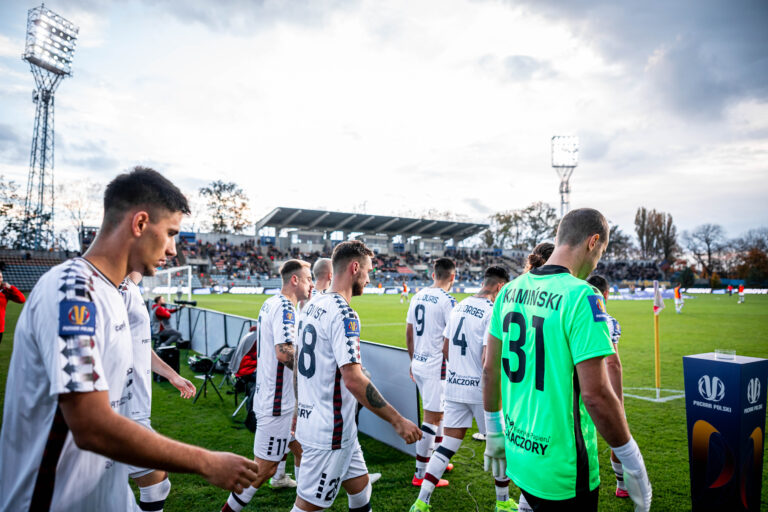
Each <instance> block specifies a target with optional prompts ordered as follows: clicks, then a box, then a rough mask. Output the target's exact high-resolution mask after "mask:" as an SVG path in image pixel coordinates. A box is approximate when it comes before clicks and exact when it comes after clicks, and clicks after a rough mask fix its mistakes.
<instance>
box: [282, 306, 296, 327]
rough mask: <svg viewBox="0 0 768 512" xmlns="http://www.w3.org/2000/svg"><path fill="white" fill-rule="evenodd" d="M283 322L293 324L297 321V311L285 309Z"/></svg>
mask: <svg viewBox="0 0 768 512" xmlns="http://www.w3.org/2000/svg"><path fill="white" fill-rule="evenodd" d="M283 323H284V324H286V325H293V324H295V323H296V313H294V312H293V311H291V310H290V309H284V310H283Z"/></svg>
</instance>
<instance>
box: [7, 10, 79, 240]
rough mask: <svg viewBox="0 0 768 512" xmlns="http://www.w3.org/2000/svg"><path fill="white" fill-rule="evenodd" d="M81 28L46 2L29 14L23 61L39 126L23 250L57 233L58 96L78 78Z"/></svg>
mask: <svg viewBox="0 0 768 512" xmlns="http://www.w3.org/2000/svg"><path fill="white" fill-rule="evenodd" d="M79 31H80V29H79V28H78V27H77V26H75V25H74V24H73V23H71V22H69V21H67V20H66V19H64V18H62V17H61V16H59V15H58V14H56V13H55V12H53V11H51V10H50V9H48V8H46V7H45V4H41V5H40V6H39V7H34V8H32V9H30V10H29V11H28V12H27V39H26V44H25V46H24V55H22V59H24V60H26V61H27V62H29V67H30V69H31V70H32V75H33V76H34V77H35V86H36V89H35V90H34V91H33V93H32V101H33V102H34V103H35V105H36V107H35V128H34V133H33V135H32V150H31V151H30V156H29V178H28V180H27V196H26V198H25V200H24V229H23V232H22V239H21V244H20V245H21V246H22V247H24V248H27V249H40V248H41V247H52V246H53V244H54V235H53V208H54V203H53V191H54V188H53V151H54V133H53V94H54V93H55V92H56V88H57V87H58V86H59V83H60V82H61V80H62V79H63V78H66V77H68V76H71V75H72V55H73V54H74V52H75V45H76V43H77V35H78V33H79Z"/></svg>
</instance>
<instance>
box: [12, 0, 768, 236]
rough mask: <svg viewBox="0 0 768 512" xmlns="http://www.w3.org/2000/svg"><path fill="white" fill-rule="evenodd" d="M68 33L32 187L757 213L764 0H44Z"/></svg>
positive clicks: (16, 83)
mask: <svg viewBox="0 0 768 512" xmlns="http://www.w3.org/2000/svg"><path fill="white" fill-rule="evenodd" d="M46 5H47V6H48V7H49V8H51V9H53V10H55V11H57V12H58V13H59V14H61V15H63V16H64V17H66V18H68V19H69V20H71V21H73V22H74V23H76V24H78V25H79V26H80V40H79V45H78V48H77V51H76V54H75V60H74V76H73V77H72V78H68V79H66V80H65V81H64V82H63V83H62V85H61V86H60V87H59V90H58V92H57V95H56V144H57V145H56V180H57V182H58V183H62V182H66V181H71V182H78V181H79V180H83V179H86V180H94V181H100V182H104V183H106V182H107V181H109V179H111V178H112V177H113V176H114V175H115V174H116V173H117V172H118V171H120V170H123V169H126V168H128V167H130V166H133V165H136V164H145V165H151V166H154V167H155V168H157V169H158V170H161V171H162V172H164V173H165V174H166V175H167V176H169V177H170V178H172V179H173V180H174V181H176V182H177V183H178V184H179V185H180V186H181V187H182V188H183V189H184V190H187V191H194V190H196V189H197V188H199V187H200V186H202V185H204V184H206V183H207V182H209V181H210V180H212V179H223V180H226V181H235V182H237V183H239V184H240V185H241V186H242V187H243V188H244V189H245V190H246V191H247V192H248V194H249V197H251V199H252V209H253V212H254V218H260V217H261V216H263V215H265V214H266V213H267V212H268V211H269V210H270V209H272V208H273V207H275V206H291V207H305V208H327V209H335V210H342V211H352V210H359V209H360V208H361V205H364V208H365V210H366V211H367V212H368V213H379V214H392V213H397V212H402V211H406V210H414V211H422V210H426V209H429V208H437V209H439V210H452V211H454V212H456V213H458V214H462V215H466V216H468V217H469V218H470V219H472V220H477V221H485V220H487V217H488V215H489V214H491V213H493V212H495V211H499V210H504V209H510V208H519V207H523V206H525V205H527V204H529V203H531V202H533V201H538V200H541V201H546V202H549V203H550V204H552V205H555V206H557V205H558V204H559V194H558V178H557V175H556V173H555V171H554V170H553V169H552V167H551V161H550V139H551V137H552V136H553V135H558V134H574V135H578V136H579V138H580V141H581V151H580V161H579V166H578V168H577V169H576V171H575V173H574V176H573V178H572V180H571V183H572V189H573V193H572V198H571V205H572V207H580V206H592V207H596V208H598V209H600V210H602V211H603V212H604V213H605V214H606V215H607V216H608V217H609V219H610V220H612V221H614V222H616V223H618V224H620V225H621V226H622V228H623V229H624V230H625V231H627V232H632V230H633V227H632V220H633V218H634V213H635V210H636V209H637V207H638V206H646V207H648V208H656V209H661V210H663V211H667V212H670V213H672V215H673V216H674V218H675V220H676V223H677V225H678V228H679V229H680V230H681V231H682V230H684V229H691V228H693V227H695V226H696V225H698V224H701V223H703V222H714V223H720V224H722V225H723V226H724V227H725V228H726V231H727V234H728V235H730V236H737V235H739V234H741V233H742V232H743V231H745V230H747V229H749V228H753V227H758V226H765V225H768V30H766V28H765V27H766V26H768V3H766V2H765V1H764V0H743V1H739V2H736V3H734V2H725V1H711V0H680V1H675V2H669V1H666V0H649V1H646V2H631V3H629V2H615V1H609V0H571V1H568V2H562V1H561V2H556V1H553V0H529V1H514V2H512V1H509V2H501V1H482V0H474V1H465V0H439V1H437V0H435V1H426V0H417V1H413V0H393V1H388V2H380V1H368V0H360V1H333V0H304V1H285V2H279V1H272V0H261V1H255V0H221V1H216V2H212V1H209V0H185V1H183V2H181V1H176V2H172V1H170V0H146V1H144V2H142V1H119V2H118V1H115V2H108V1H102V0H66V1H64V0H56V1H51V2H49V3H47V4H46ZM32 6H34V4H33V3H31V2H30V3H27V2H21V1H18V0H4V1H3V2H1V3H0V174H4V175H5V176H6V177H9V178H12V179H14V180H16V181H17V182H18V183H20V184H22V185H24V184H26V174H27V166H28V159H29V147H30V142H31V136H32V122H33V117H34V105H33V103H32V101H31V90H32V86H33V80H32V76H31V74H30V72H29V68H28V65H27V64H26V63H25V62H23V61H22V60H21V58H20V56H21V53H22V51H23V46H24V37H25V23H26V10H27V9H28V8H30V7H32Z"/></svg>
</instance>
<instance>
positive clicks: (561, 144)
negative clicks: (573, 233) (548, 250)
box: [552, 135, 579, 217]
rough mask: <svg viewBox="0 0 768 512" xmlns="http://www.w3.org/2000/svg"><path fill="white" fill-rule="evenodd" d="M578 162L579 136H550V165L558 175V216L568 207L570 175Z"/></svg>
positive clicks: (563, 213)
mask: <svg viewBox="0 0 768 512" xmlns="http://www.w3.org/2000/svg"><path fill="white" fill-rule="evenodd" d="M578 164H579V138H578V137H576V136H575V135H555V136H554V137H552V167H554V168H555V171H557V174H558V176H560V217H563V216H565V214H566V213H568V210H569V209H570V203H571V175H572V174H573V170H574V169H576V166H577V165H578Z"/></svg>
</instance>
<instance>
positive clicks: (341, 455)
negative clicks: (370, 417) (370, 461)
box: [296, 439, 368, 508]
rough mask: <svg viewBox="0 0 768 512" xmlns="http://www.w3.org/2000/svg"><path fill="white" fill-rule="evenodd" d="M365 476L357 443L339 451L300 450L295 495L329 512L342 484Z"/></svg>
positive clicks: (362, 460) (304, 448)
mask: <svg viewBox="0 0 768 512" xmlns="http://www.w3.org/2000/svg"><path fill="white" fill-rule="evenodd" d="M366 474H368V467H366V465H365V459H363V450H362V449H361V448H360V443H358V442H357V439H355V440H354V442H352V443H350V444H349V446H347V447H346V448H341V449H340V450H319V449H317V448H310V447H308V446H307V447H303V451H302V454H301V476H300V478H299V482H298V487H297V488H296V494H297V495H298V496H299V497H300V498H301V499H303V500H304V501H308V502H309V503H311V504H313V505H315V506H318V507H322V508H329V507H330V506H331V505H333V500H334V499H336V495H337V494H338V493H339V489H340V488H341V483H342V482H346V481H347V480H350V479H352V478H356V477H358V476H362V475H366Z"/></svg>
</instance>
